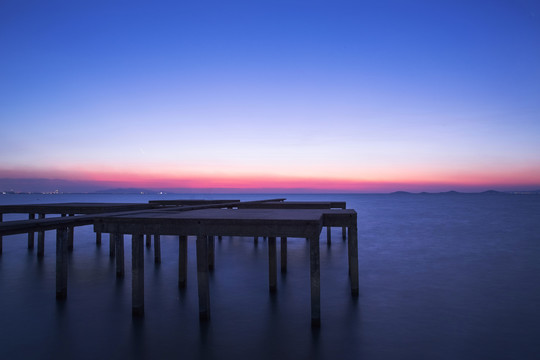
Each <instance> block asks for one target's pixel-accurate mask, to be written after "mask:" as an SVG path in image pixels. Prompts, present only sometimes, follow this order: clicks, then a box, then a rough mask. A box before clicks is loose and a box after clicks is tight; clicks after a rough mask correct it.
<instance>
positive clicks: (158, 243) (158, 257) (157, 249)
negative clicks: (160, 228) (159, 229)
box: [154, 234, 161, 264]
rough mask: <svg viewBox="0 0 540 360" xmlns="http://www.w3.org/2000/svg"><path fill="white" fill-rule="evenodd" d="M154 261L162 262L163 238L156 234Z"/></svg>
mask: <svg viewBox="0 0 540 360" xmlns="http://www.w3.org/2000/svg"><path fill="white" fill-rule="evenodd" d="M154 263H156V264H161V238H160V236H159V234H154Z"/></svg>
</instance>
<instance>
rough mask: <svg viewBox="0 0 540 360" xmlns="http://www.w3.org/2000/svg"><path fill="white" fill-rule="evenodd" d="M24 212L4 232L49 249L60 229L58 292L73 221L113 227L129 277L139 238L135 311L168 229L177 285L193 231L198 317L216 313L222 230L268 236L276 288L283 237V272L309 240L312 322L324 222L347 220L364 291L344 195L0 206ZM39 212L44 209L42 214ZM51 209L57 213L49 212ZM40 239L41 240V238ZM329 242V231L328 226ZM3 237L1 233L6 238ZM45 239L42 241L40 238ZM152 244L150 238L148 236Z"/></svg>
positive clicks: (119, 265) (353, 281)
mask: <svg viewBox="0 0 540 360" xmlns="http://www.w3.org/2000/svg"><path fill="white" fill-rule="evenodd" d="M6 213H25V214H29V215H28V220H19V221H5V222H2V223H0V239H1V236H6V235H10V234H21V233H28V234H29V235H28V239H29V240H28V247H29V248H30V249H32V247H30V238H32V244H33V237H34V233H35V232H38V256H40V254H41V256H43V251H44V249H43V245H40V244H41V243H42V241H43V240H42V239H43V235H42V234H43V233H44V231H47V230H56V296H57V298H58V299H64V298H66V297H67V294H68V282H67V277H68V274H67V258H68V256H67V254H68V252H69V251H70V249H73V228H74V227H77V226H84V225H93V227H94V231H95V232H96V243H98V244H100V243H101V234H103V233H108V234H109V244H110V256H112V257H115V261H116V275H117V276H118V277H123V276H124V274H125V269H124V235H126V234H128V235H131V239H132V240H131V241H132V254H131V256H132V269H131V270H132V312H133V314H134V315H135V316H139V315H142V314H144V311H145V307H144V265H143V259H144V251H143V248H144V236H145V235H146V239H147V241H148V240H149V238H150V236H151V235H153V236H154V257H155V262H156V263H159V262H161V255H160V254H161V250H160V241H161V238H160V236H161V235H174V236H176V237H177V238H178V241H179V254H178V286H179V287H184V286H185V284H186V279H187V277H186V273H187V251H186V249H187V241H188V239H189V238H194V239H195V242H196V257H197V287H198V297H199V318H200V319H201V320H202V321H204V320H209V319H210V315H211V306H210V303H211V302H210V299H211V297H210V289H209V282H208V272H209V271H211V270H212V269H213V268H214V256H215V254H214V242H215V237H219V238H222V237H223V236H247V237H253V238H254V239H257V238H259V237H266V238H268V289H269V291H270V292H275V291H278V289H277V252H276V239H277V238H280V239H281V271H282V272H283V273H284V272H286V269H287V242H288V241H292V239H293V238H304V239H307V240H308V246H309V254H310V255H309V258H310V288H311V296H310V303H311V323H312V325H313V326H319V325H320V322H321V315H320V306H321V305H320V292H321V286H320V271H321V269H320V258H319V236H320V233H321V231H322V229H323V227H326V228H327V229H331V227H341V228H342V233H343V239H344V241H347V242H348V243H347V245H348V264H347V267H348V276H349V280H350V287H351V294H352V296H357V295H358V240H357V214H356V212H355V211H354V210H352V209H346V204H345V203H344V202H287V201H285V199H270V200H261V201H247V202H240V201H238V200H222V201H213V200H172V201H150V202H149V203H148V204H97V203H71V204H70V203H66V204H41V205H6V206H0V215H1V214H6ZM35 214H38V217H37V219H36V218H35ZM46 214H47V215H48V214H60V215H64V214H65V215H70V216H63V217H62V216H56V217H49V218H45V215H46ZM40 239H41V240H40ZM327 240H328V246H330V244H331V243H330V230H328V239H327ZM0 241H1V240H0ZM40 241H41V242H40ZM147 244H148V243H147Z"/></svg>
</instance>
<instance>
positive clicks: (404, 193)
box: [390, 191, 412, 195]
mask: <svg viewBox="0 0 540 360" xmlns="http://www.w3.org/2000/svg"><path fill="white" fill-rule="evenodd" d="M410 194H412V193H410V192H408V191H394V192H392V193H390V195H410Z"/></svg>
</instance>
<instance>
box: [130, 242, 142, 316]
mask: <svg viewBox="0 0 540 360" xmlns="http://www.w3.org/2000/svg"><path fill="white" fill-rule="evenodd" d="M143 237H144V236H143V234H133V235H132V236H131V312H132V314H133V315H134V316H142V315H143V314H144V244H143V241H144V239H143Z"/></svg>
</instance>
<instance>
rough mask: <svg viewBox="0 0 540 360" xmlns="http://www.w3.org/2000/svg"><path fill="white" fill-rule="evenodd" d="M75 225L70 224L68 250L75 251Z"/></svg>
mask: <svg viewBox="0 0 540 360" xmlns="http://www.w3.org/2000/svg"><path fill="white" fill-rule="evenodd" d="M69 216H75V214H69ZM74 230H75V228H74V227H73V226H68V250H69V251H73V231H74Z"/></svg>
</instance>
